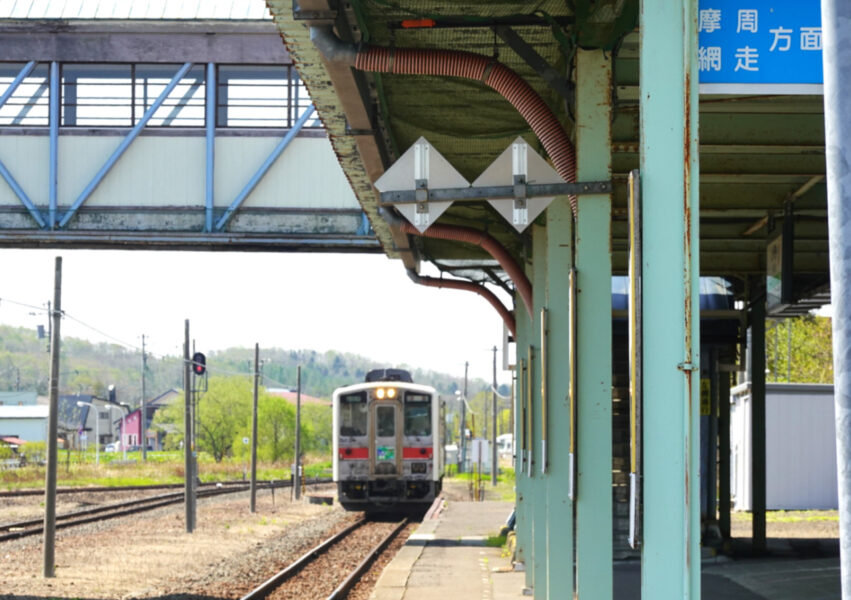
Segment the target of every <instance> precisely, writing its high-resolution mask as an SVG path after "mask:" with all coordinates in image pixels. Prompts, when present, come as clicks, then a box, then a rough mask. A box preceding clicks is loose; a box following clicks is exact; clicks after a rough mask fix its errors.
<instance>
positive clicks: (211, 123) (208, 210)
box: [204, 63, 218, 232]
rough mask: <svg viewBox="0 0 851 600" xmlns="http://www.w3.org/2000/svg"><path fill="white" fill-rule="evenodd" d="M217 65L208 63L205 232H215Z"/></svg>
mask: <svg viewBox="0 0 851 600" xmlns="http://www.w3.org/2000/svg"><path fill="white" fill-rule="evenodd" d="M217 93H218V90H217V89H216V65H215V64H213V63H207V95H206V98H205V102H206V121H205V122H206V128H207V171H206V172H207V179H206V183H205V193H204V211H205V214H204V231H208V232H210V231H213V201H214V199H215V194H214V190H215V187H214V186H215V157H216V95H217Z"/></svg>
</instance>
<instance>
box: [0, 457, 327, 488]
mask: <svg viewBox="0 0 851 600" xmlns="http://www.w3.org/2000/svg"><path fill="white" fill-rule="evenodd" d="M57 466H58V469H57V479H58V485H59V486H66V487H86V486H107V487H121V486H130V485H155V484H167V483H182V482H183V475H184V462H183V454H182V453H180V452H148V460H147V461H145V462H143V461H142V453H141V452H128V453H127V459H126V461H125V460H124V455H123V454H122V453H121V452H101V453H100V465H99V466H98V465H96V464H95V453H94V451H90V452H65V451H62V450H60V452H59V460H58V461H57ZM249 469H250V465H249V463H248V462H247V461H242V460H224V461H222V462H220V463H217V462H215V461H214V460H213V459H212V458H211V457H210V456H208V455H206V454H204V453H201V454H199V456H198V475H199V478H200V479H201V481H202V482H215V481H234V480H241V479H244V478H245V479H247V478H248V476H249V473H250V470H249ZM290 475H291V472H290V466H289V464H283V463H276V464H273V463H258V465H257V478H258V479H260V480H268V479H276V480H281V479H289V478H290ZM305 475H306V476H307V477H322V476H329V477H330V475H331V462H330V461H322V460H320V459H318V458H310V457H308V461H307V465H306V466H305ZM44 478H45V468H44V466H37V465H29V466H25V467H21V468H19V469H8V470H5V471H0V489H4V490H10V489H23V488H39V487H43V486H44Z"/></svg>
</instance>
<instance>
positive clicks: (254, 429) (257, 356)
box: [249, 343, 260, 512]
mask: <svg viewBox="0 0 851 600" xmlns="http://www.w3.org/2000/svg"><path fill="white" fill-rule="evenodd" d="M259 389H260V344H257V343H255V344H254V400H253V403H252V405H251V482H250V483H249V488H250V490H251V502H250V505H251V512H257V395H258V392H259Z"/></svg>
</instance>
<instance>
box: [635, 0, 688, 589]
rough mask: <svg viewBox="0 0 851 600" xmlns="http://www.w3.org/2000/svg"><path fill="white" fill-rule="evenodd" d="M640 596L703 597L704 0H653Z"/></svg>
mask: <svg viewBox="0 0 851 600" xmlns="http://www.w3.org/2000/svg"><path fill="white" fill-rule="evenodd" d="M640 36H641V39H640V58H639V69H640V80H641V83H640V94H639V96H640V99H639V102H640V127H641V131H640V139H641V146H640V169H641V188H642V189H641V197H642V203H643V207H642V210H643V222H642V227H643V231H642V239H643V257H642V269H643V280H642V282H641V284H642V289H643V302H642V304H643V324H642V329H643V347H644V351H643V355H644V363H643V368H642V372H643V384H644V385H643V389H644V412H643V423H644V425H643V430H644V435H643V448H644V451H643V466H644V477H643V489H644V503H643V510H644V514H643V517H644V518H643V531H644V539H643V544H642V550H641V559H642V564H641V568H642V572H641V575H642V577H641V597H642V598H643V599H645V600H651V599H652V600H674V599H676V600H695V599H698V598H700V547H699V542H700V502H699V490H700V485H699V482H698V479H697V473H698V471H697V459H698V456H699V445H698V444H699V439H698V432H699V429H698V419H699V415H700V412H699V409H698V393H699V388H700V371H699V367H700V356H699V339H700V338H699V331H698V327H699V313H698V311H699V304H700V303H699V295H698V292H699V289H698V276H699V273H700V271H699V265H698V244H697V239H698V237H697V233H698V232H697V228H698V193H697V192H698V160H697V131H698V128H697V125H698V124H697V108H698V96H697V79H698V78H697V75H698V71H697V56H696V55H697V0H681V1H676V2H672V1H671V0H642V1H641V16H640Z"/></svg>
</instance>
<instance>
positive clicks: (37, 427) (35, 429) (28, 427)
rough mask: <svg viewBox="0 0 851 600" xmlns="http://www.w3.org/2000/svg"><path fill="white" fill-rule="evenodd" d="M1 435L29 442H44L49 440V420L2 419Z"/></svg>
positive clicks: (0, 421)
mask: <svg viewBox="0 0 851 600" xmlns="http://www.w3.org/2000/svg"><path fill="white" fill-rule="evenodd" d="M0 435H3V436H6V435H12V436H15V437H18V438H20V439H22V440H26V441H28V442H43V441H44V440H46V439H47V418H46V417H45V418H41V419H3V418H0Z"/></svg>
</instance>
